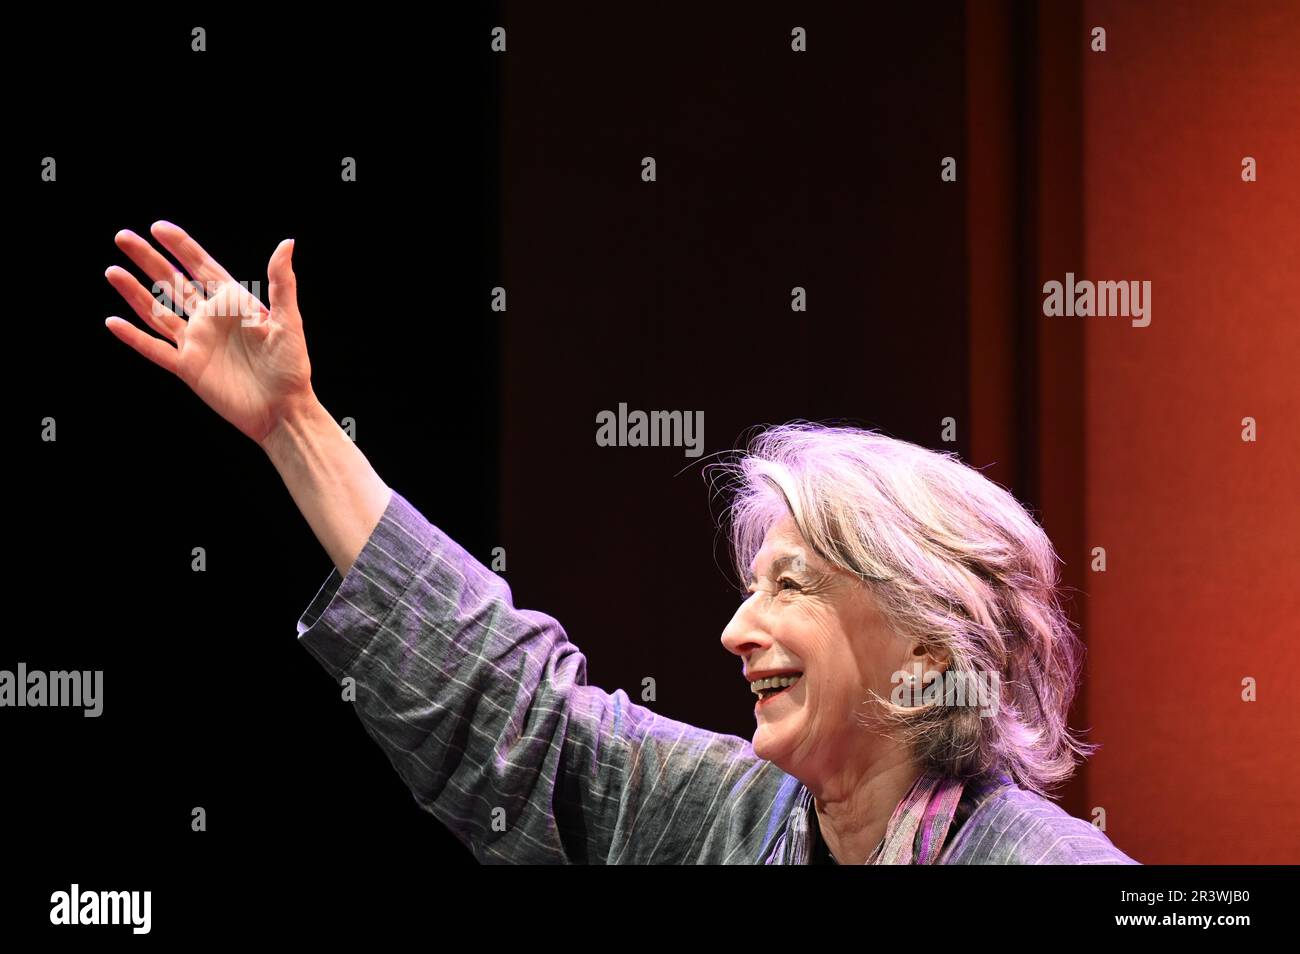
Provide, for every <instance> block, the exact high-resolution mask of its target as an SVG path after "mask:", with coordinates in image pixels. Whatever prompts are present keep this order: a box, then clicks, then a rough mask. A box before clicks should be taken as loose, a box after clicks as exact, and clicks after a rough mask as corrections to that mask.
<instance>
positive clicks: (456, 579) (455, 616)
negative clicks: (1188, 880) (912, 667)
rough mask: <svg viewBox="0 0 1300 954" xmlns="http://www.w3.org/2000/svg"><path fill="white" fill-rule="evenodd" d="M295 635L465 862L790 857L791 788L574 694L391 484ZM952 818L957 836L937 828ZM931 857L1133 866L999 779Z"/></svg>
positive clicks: (535, 633)
mask: <svg viewBox="0 0 1300 954" xmlns="http://www.w3.org/2000/svg"><path fill="white" fill-rule="evenodd" d="M298 638H299V642H300V643H301V645H302V646H303V647H304V648H305V649H306V650H307V651H308V652H310V653H311V654H312V655H313V656H314V657H315V658H316V659H317V660H318V661H319V662H320V664H321V665H322V666H324V667H325V669H326V670H327V671H328V672H329V673H330V675H331V676H333V677H334V679H335V680H336V681H338V682H339V683H340V684H342V681H343V680H344V679H345V678H348V677H351V678H352V679H354V680H355V683H356V686H355V688H356V701H355V707H356V712H357V715H358V716H359V717H360V718H361V721H362V724H363V725H364V726H365V729H366V731H367V732H368V733H369V734H370V736H371V737H372V738H373V739H374V740H375V742H377V743H378V744H379V746H380V747H381V748H382V749H383V750H384V752H385V753H386V754H387V756H388V758H389V760H390V761H391V762H392V764H393V767H394V768H395V769H396V770H397V773H398V774H399V775H400V776H401V778H402V780H403V781H404V782H405V783H406V785H407V787H408V788H409V789H410V791H411V793H412V795H414V797H415V800H416V802H417V803H418V804H419V805H420V806H421V807H422V808H424V809H426V810H427V811H428V812H430V813H431V814H432V815H433V816H434V817H435V818H437V819H438V820H439V821H440V822H442V823H443V824H444V825H446V826H447V827H448V828H449V829H451V831H452V832H453V833H454V834H455V835H456V837H457V838H459V839H460V840H461V841H462V842H463V843H464V844H465V845H466V846H467V847H468V848H469V849H470V850H471V851H472V852H473V854H474V856H475V857H476V858H477V859H478V860H479V861H481V862H515V863H520V862H522V863H566V862H569V863H589V864H649V863H654V864H682V863H699V864H760V863H767V864H808V863H809V862H810V860H811V859H812V851H813V848H814V847H815V843H816V839H817V835H816V828H815V818H816V816H815V812H813V811H812V798H811V795H810V793H809V791H808V789H807V788H805V787H804V786H803V785H802V784H801V783H800V782H799V781H798V780H797V779H795V778H794V777H792V776H790V775H787V774H786V773H784V772H782V771H781V770H780V769H779V768H777V767H776V766H775V765H773V764H772V763H770V762H766V761H764V760H762V759H759V758H757V757H756V756H755V755H754V752H753V749H752V747H751V746H750V743H749V742H747V741H746V740H745V739H742V738H739V737H738V736H732V735H722V734H719V733H715V732H708V731H706V730H704V729H700V728H697V727H695V726H691V725H687V724H685V723H683V722H676V721H674V720H672V719H668V718H665V717H663V716H660V715H656V714H655V713H654V712H652V711H651V710H650V709H647V708H645V707H643V706H639V705H636V704H634V703H633V702H632V701H631V699H630V698H629V697H628V695H627V693H626V692H624V691H623V690H622V689H619V690H616V691H615V692H613V693H607V692H605V691H604V690H602V689H599V688H597V687H595V686H589V685H587V679H586V669H587V663H586V658H585V657H584V656H583V655H582V653H581V652H579V651H578V648H577V647H576V646H574V645H573V644H572V643H570V642H569V640H568V638H567V637H566V635H565V633H564V630H563V628H562V627H561V626H560V624H559V623H558V622H556V621H555V620H554V619H552V618H551V617H549V616H547V615H545V614H543V613H538V612H534V611H531V610H520V609H516V608H515V607H514V604H513V601H512V599H511V595H510V588H509V587H508V586H507V585H506V583H505V581H504V580H502V579H501V578H500V577H499V576H497V575H496V574H495V573H492V572H491V571H490V570H488V569H487V568H486V567H484V566H483V565H482V564H481V563H479V561H478V560H476V559H475V558H474V557H472V556H471V555H470V554H469V553H467V552H466V551H465V550H464V549H463V548H462V547H461V546H460V545H458V544H457V543H456V542H455V541H454V540H452V539H451V538H450V537H448V536H447V535H446V534H444V533H443V532H442V531H441V530H439V529H438V528H437V527H435V526H433V525H432V524H430V523H429V522H428V521H427V520H426V519H425V518H424V517H423V516H422V515H421V514H420V512H419V511H418V510H416V509H415V508H414V507H413V506H412V505H411V504H410V503H409V502H408V501H407V500H406V499H405V498H404V497H402V496H401V495H400V494H398V493H397V492H396V491H394V492H393V494H392V499H391V500H390V502H389V504H388V508H387V510H386V511H385V512H384V514H383V517H382V518H381V519H380V521H379V524H378V526H376V528H375V530H374V532H373V533H372V534H371V536H370V538H369V540H367V542H366V545H365V548H364V549H363V550H362V551H361V554H360V555H359V557H358V558H357V561H356V563H355V564H354V565H353V566H352V567H351V569H349V571H348V573H347V575H346V576H340V575H339V573H338V571H337V570H336V569H335V570H331V572H330V575H329V578H328V579H327V580H326V581H325V583H324V585H323V586H322V587H321V589H320V591H319V592H318V593H317V594H316V597H315V598H314V599H313V600H312V601H311V604H310V605H309V606H308V607H307V609H306V611H305V612H304V613H303V615H302V617H301V619H300V620H299V621H298ZM959 823H960V827H957V825H958V824H959ZM954 829H955V831H954V832H953V833H950V834H949V836H948V837H949V842H948V844H947V845H946V846H945V848H944V852H943V855H942V856H941V858H940V859H939V861H940V863H944V864H1136V862H1134V861H1133V860H1132V859H1131V858H1129V857H1128V856H1127V855H1125V854H1123V853H1122V852H1120V851H1119V850H1118V849H1117V848H1115V847H1114V846H1113V845H1112V844H1111V843H1110V841H1109V840H1108V839H1107V838H1106V836H1105V835H1104V834H1102V833H1101V832H1100V831H1099V830H1098V829H1097V828H1095V827H1094V826H1092V825H1090V824H1088V823H1087V822H1084V821H1083V820H1081V819H1077V818H1072V817H1071V816H1069V815H1067V814H1066V813H1065V812H1064V811H1062V810H1061V809H1060V808H1059V807H1058V806H1057V805H1055V804H1054V803H1053V802H1051V801H1049V800H1047V799H1045V798H1042V797H1040V796H1037V795H1034V794H1032V793H1030V792H1026V791H1024V790H1022V789H1020V788H1018V787H1016V786H1015V785H1014V784H1012V783H1011V781H1010V780H1009V779H1007V778H1005V777H1000V778H987V779H982V780H978V781H977V782H975V783H971V784H968V785H967V789H966V794H965V795H964V797H963V800H962V804H961V806H960V807H959V809H958V814H957V817H956V819H955V820H954Z"/></svg>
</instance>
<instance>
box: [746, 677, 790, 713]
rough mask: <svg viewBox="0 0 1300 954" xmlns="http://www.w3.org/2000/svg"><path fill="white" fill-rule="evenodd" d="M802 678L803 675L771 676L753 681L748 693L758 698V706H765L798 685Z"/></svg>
mask: <svg viewBox="0 0 1300 954" xmlns="http://www.w3.org/2000/svg"><path fill="white" fill-rule="evenodd" d="M802 678H803V673H801V672H799V673H791V674H789V675H786V676H772V677H771V678H769V679H755V680H754V682H752V683H751V684H750V687H749V688H750V691H751V692H753V693H754V695H756V696H758V703H757V704H758V705H760V706H761V705H766V704H767V703H768V702H771V701H772V700H773V699H775V698H776V697H777V696H779V695H781V694H782V693H784V692H788V691H789V690H790V689H792V688H794V687H795V686H796V685H798V684H799V680H800V679H802Z"/></svg>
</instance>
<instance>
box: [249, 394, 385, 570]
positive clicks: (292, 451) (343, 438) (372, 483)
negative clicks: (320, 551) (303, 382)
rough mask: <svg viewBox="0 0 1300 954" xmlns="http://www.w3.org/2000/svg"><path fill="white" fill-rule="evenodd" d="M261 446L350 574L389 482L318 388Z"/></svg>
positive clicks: (376, 520) (310, 522) (332, 556)
mask: <svg viewBox="0 0 1300 954" xmlns="http://www.w3.org/2000/svg"><path fill="white" fill-rule="evenodd" d="M262 449H263V450H264V451H266V454H267V456H268V457H269V458H270V459H271V463H272V464H274V465H275V469H276V470H278V471H279V472H280V477H281V478H282V479H283V480H284V484H285V486H286V487H288V488H289V494H290V496H292V497H293V500H294V503H296V504H297V505H298V509H299V510H300V511H302V515H303V516H304V517H305V518H306V519H307V523H308V525H309V526H310V527H311V529H312V532H313V533H315V534H316V539H317V540H319V541H320V544H321V546H323V547H324V548H325V552H326V553H328V554H329V556H330V559H331V560H333V561H334V566H335V567H337V568H338V571H339V573H340V574H343V575H345V576H346V575H347V572H348V570H349V569H350V568H351V567H352V564H353V563H354V562H355V561H356V558H357V555H358V554H359V553H360V552H361V549H362V547H364V546H365V544H366V541H367V540H368V539H369V538H370V535H371V533H372V532H373V531H374V529H375V526H376V525H377V524H378V523H379V518H380V517H381V516H382V515H383V513H384V510H385V509H386V508H387V507H388V502H389V497H390V494H391V491H390V489H389V487H388V485H387V484H385V483H384V482H383V480H381V479H380V477H379V474H377V473H376V472H375V469H374V468H373V467H371V466H370V462H369V461H368V460H366V456H365V454H363V453H361V449H360V448H359V447H357V445H356V444H355V443H354V442H353V441H351V440H350V439H349V438H348V436H347V435H346V434H344V433H343V429H342V428H341V427H339V425H338V423H337V422H336V421H335V420H334V419H333V418H332V417H331V416H330V414H329V412H328V411H326V410H325V408H324V406H323V405H322V404H321V403H320V401H319V400H317V398H316V396H315V394H314V393H313V394H311V395H310V396H309V397H307V398H304V399H303V400H302V401H301V402H299V403H298V404H297V405H296V407H295V408H294V409H293V410H292V411H291V412H290V413H286V414H285V415H284V416H283V417H282V418H281V420H280V422H279V424H277V425H276V427H275V428H274V430H272V431H271V433H270V434H268V435H267V437H266V439H265V440H264V441H262Z"/></svg>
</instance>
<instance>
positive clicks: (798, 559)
mask: <svg viewBox="0 0 1300 954" xmlns="http://www.w3.org/2000/svg"><path fill="white" fill-rule="evenodd" d="M803 562H804V559H803V554H802V553H783V554H782V555H781V556H779V557H777V558H776V559H775V560H773V561H772V566H771V567H770V568H769V569H768V571H767V572H768V573H770V574H771V575H772V576H775V575H776V574H778V573H780V572H781V571H782V570H787V569H789V568H790V567H791V566H792V565H794V564H796V563H803ZM800 569H802V567H800ZM749 582H750V583H757V582H758V576H757V574H755V573H754V571H753V569H750V571H749Z"/></svg>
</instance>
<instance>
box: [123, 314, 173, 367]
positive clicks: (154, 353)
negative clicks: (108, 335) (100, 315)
mask: <svg viewBox="0 0 1300 954" xmlns="http://www.w3.org/2000/svg"><path fill="white" fill-rule="evenodd" d="M104 324H105V325H106V326H108V330H109V331H111V332H113V334H114V335H116V336H117V338H118V339H119V340H120V341H124V342H125V343H126V344H128V345H130V346H131V347H132V348H134V349H135V350H136V351H138V352H140V354H142V355H144V356H145V357H146V358H148V359H149V360H150V361H152V362H153V363H154V364H156V365H158V366H159V367H160V368H165V369H167V370H168V371H170V372H171V373H172V374H175V375H177V376H179V374H180V371H179V370H178V368H179V364H178V360H179V359H178V355H179V354H180V352H178V351H177V350H176V349H175V348H173V347H172V346H171V345H169V344H168V343H167V342H165V341H163V340H162V339H161V338H155V337H154V336H153V335H149V334H145V333H144V332H143V331H141V330H140V329H139V328H137V327H136V326H135V325H133V324H131V322H129V321H126V320H124V319H122V318H119V317H117V315H110V316H109V317H108V318H106V319H104Z"/></svg>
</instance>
